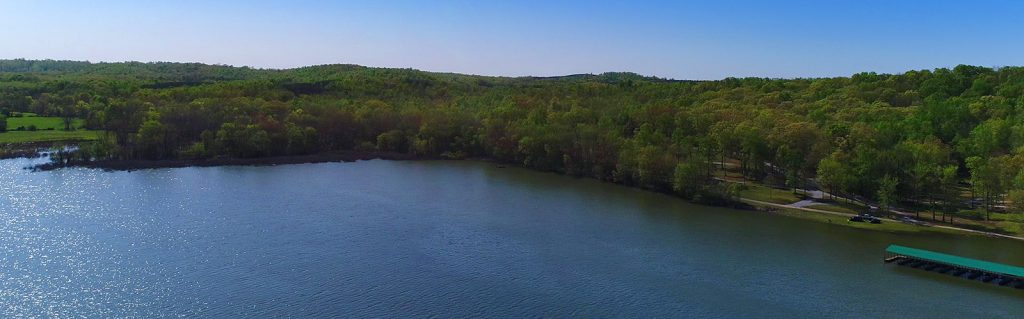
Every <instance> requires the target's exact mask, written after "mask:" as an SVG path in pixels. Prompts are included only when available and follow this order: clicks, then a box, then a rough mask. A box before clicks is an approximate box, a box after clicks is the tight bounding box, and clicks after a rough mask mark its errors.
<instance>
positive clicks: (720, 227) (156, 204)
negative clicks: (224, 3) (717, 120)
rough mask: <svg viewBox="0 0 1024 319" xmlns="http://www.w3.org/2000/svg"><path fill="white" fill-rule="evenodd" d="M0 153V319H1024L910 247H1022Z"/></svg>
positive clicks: (501, 182) (463, 170) (456, 180)
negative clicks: (905, 249)
mask: <svg viewBox="0 0 1024 319" xmlns="http://www.w3.org/2000/svg"><path fill="white" fill-rule="evenodd" d="M38 161H40V159H35V160H32V159H11V160H3V161H0V189H2V193H0V217H2V219H0V220H2V221H3V224H2V227H0V247H2V248H3V251H4V253H3V254H2V255H0V305H2V306H0V314H2V315H3V317H33V316H60V317H68V316H77V315H82V316H87V317H130V316H135V317H170V316H199V317H235V316H246V317H248V316H255V317H279V316H298V317H306V316H339V317H427V316H440V317H473V316H484V317H523V316H551V317H730V318H732V317H767V316H772V317H797V318H799V317H805V318H820V317H851V318H863V317H899V316H908V315H909V316H914V317H935V318H963V317H985V318H1017V317H1019V316H1020V314H1021V313H1024V292H1022V291H1020V290H1015V289H1010V288H1005V287H998V286H994V285H988V284H983V283H976V282H970V281H965V280H960V279H955V278H950V277H948V276H944V275H940V274H934V273H929V272H923V271H919V270H914V269H906V268H903V267H889V266H886V265H884V264H883V263H882V261H881V260H882V256H883V252H884V249H885V247H886V246H888V245H889V244H900V245H907V246H912V247H919V248H923V249H929V250H935V251H942V252H947V253H951V254H958V255H964V256H970V257H974V258H979V259H985V260H992V261H997V262H1003V263H1008V264H1016V265H1024V254H1022V252H1024V243H1021V242H1016V241H1010V240H1003V239H993V238H985V237H977V236H954V235H944V234H891V233H884V232H875V231H869V230H860V229H851V228H847V227H843V226H840V225H829V224H823V223H817V222H812V221H806V220H801V219H795V218H785V217H779V216H773V215H769V214H765V213H759V212H752V211H741V210H733V209H726V208H715V207H705V206H699V205H693V204H689V203H686V202H684V201H682V200H679V199H676V198H673V197H670V196H666V195H661V194H656V193H651V192H647V191H642V190H638V189H631V188H627V187H622V186H617V185H613V184H608V183H601V182H598V181H594V180H590V179H576V178H570V177H565V176H560V175H555V174H547V173H539V172H534V171H529V170H524V169H518V168H498V167H496V166H495V165H494V164H490V163H484V162H473V161H383V160H372V161H359V162H353V163H319V164H299V165H280V166H263V167H248V166H226V167H186V168H168V169H150V170H139V171H132V172H124V171H119V172H104V171H101V170H94V169H84V168H66V169H59V170H54V171H47V172H31V171H29V170H25V169H23V168H24V167H26V166H29V165H31V164H32V163H36V162H38Z"/></svg>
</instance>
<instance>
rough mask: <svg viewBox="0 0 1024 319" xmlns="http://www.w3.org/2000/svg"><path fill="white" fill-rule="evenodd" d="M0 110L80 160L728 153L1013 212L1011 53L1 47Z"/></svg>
mask: <svg viewBox="0 0 1024 319" xmlns="http://www.w3.org/2000/svg"><path fill="white" fill-rule="evenodd" d="M0 110H2V111H3V113H4V114H6V115H12V114H13V112H32V113H37V114H40V115H47V116H57V117H63V118H69V119H70V118H81V119H84V125H85V127H86V128H88V129H93V130H102V131H105V132H107V133H106V134H105V137H104V138H103V139H101V140H100V141H97V142H94V143H91V144H86V145H82V146H81V148H80V151H79V153H78V154H77V155H76V158H77V160H79V161H104V160H126V159H145V160H163V159H207V158H216V157H237V158H253V157H268V156H285V155H300V154H315V153H322V152H333V151H343V150H344V151H368V152H396V153H407V154H414V155H420V156H423V157H445V158H467V157H474V158H490V159H494V160H498V161H506V162H514V163H518V164H521V165H523V166H526V167H530V168H534V169H539V170H545V171H553V172H559V173H564V174H569V175H576V176H588V177H593V178H597V179H600V180H605V181H612V182H616V183H622V184H627V185H633V186H638V187H643V188H648V189H653V190H657V191H663V192H673V193H676V194H678V195H680V196H683V197H687V198H691V199H704V200H707V199H709V198H712V199H713V198H722V197H723V196H729V194H730V192H732V190H730V189H729V187H726V186H724V185H725V184H728V183H720V182H716V181H719V180H721V179H720V178H719V176H718V175H716V172H717V171H718V170H719V168H720V167H721V166H724V165H726V163H732V164H733V165H736V167H738V169H737V171H738V172H739V173H738V174H739V175H741V177H742V178H743V179H744V180H747V181H752V182H763V183H768V184H772V185H786V186H789V187H792V188H800V189H811V188H821V189H823V190H826V191H828V192H830V193H832V194H839V195H843V196H845V197H848V198H859V199H862V200H864V201H871V202H876V203H879V204H880V205H883V206H889V205H896V204H901V205H909V206H914V205H917V206H927V207H932V208H934V209H935V210H939V211H947V210H952V209H954V207H958V206H962V205H965V203H964V202H965V200H968V199H970V198H976V199H977V202H976V205H978V206H979V207H981V208H982V209H984V210H986V211H992V210H1008V211H1022V210H1024V173H1022V172H1024V148H1022V147H1024V68H1020V67H1002V68H997V69H993V68H985V67H976V66H967V65H961V66H957V67H955V68H953V69H935V70H921V71H909V72H906V73H903V74H895V75H893V74H876V73H859V74H854V75H852V76H850V77H837V78H817V79H766V78H727V79H723V80H719V81H675V80H666V79H659V78H653V77H644V76H640V75H636V74H631V73H605V74H600V75H571V76H564V77H550V78H537V77H523V78H506V77H486V76H470V75H460V74H447V73H431V72H422V71H416V70H410V69H382V68H369V67H361V66H354V65H324V66H313V67H304V68H297V69H287V70H261V69H252V68H238V67H229V66H218V65H203V64H184V63H87V62H73V61H27V60H3V61H0ZM0 134H2V133H0ZM965 190H969V192H970V195H964V192H965Z"/></svg>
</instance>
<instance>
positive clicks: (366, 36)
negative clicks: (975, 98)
mask: <svg viewBox="0 0 1024 319" xmlns="http://www.w3.org/2000/svg"><path fill="white" fill-rule="evenodd" d="M1022 8H1024V5H1022V4H1018V3H1013V2H1003V1H999V2H986V3H982V4H971V5H961V4H957V3H954V2H950V1H937V2H926V3H925V2H922V3H895V4H893V3H886V2H882V1H869V2H858V3H852V4H831V3H828V4H826V3H816V2H801V1H786V3H746V2H728V3H720V2H705V1H698V2H689V3H685V4H679V3H670V2H662V1H648V2H643V3H632V2H631V3H618V2H608V1H597V2H589V1H588V2H584V1H568V2H561V3H558V4H550V3H546V2H545V3H544V4H543V5H542V4H541V3H539V2H533V1H524V2H518V3H514V4H509V3H475V2H468V1H438V2H430V3H417V2H411V1H384V2H378V3H372V4H360V3H348V2H337V3H335V2H326V1H296V2H282V1H254V2H242V1H220V2H217V3H203V2H199V1H182V2H176V3H161V2H148V1H142V2H129V1H101V2H98V3H88V4H85V3H76V2H71V1H9V2H3V3H0V28H3V29H6V30H10V31H11V32H10V34H8V35H7V39H6V41H3V42H0V58H4V59H16V58H25V59H31V60H38V59H54V60H75V61H91V62H124V61H139V62H185V63H188V62H198V63H205V64H223V65H232V66H249V67H254V68H271V69H284V68H295V67H303V66H312V65H323V64H356V65H362V66H368V67H387V68H412V69H418V70H424V71H432V72H451V73H462V74H474V75H486V76H561V75H571V74H600V73H605V72H633V73H637V74H642V75H647V76H657V77H661V78H670V79H679V80H717V79H722V78H726V77H765V78H817V77H834V76H849V75H851V74H855V73H858V72H879V73H902V72H906V71H910V70H921V69H934V68H942V67H947V68H951V67H953V66H956V65H959V64H969V65H978V66H986V67H996V66H1009V65H1024V57H1022V56H1020V55H1018V54H1016V52H1021V50H1022V49H1024V44H1022V42H1021V41H1020V37H1021V36H1020V35H1019V34H1017V33H1016V32H1015V31H1016V30H1017V28H1015V27H1016V26H1015V25H1014V23H1013V21H1014V20H1013V19H1015V13H1017V12H1020V9H1022Z"/></svg>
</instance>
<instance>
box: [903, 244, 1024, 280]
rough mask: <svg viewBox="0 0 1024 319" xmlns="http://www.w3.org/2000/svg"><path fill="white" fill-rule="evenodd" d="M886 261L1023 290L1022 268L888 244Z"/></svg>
mask: <svg viewBox="0 0 1024 319" xmlns="http://www.w3.org/2000/svg"><path fill="white" fill-rule="evenodd" d="M885 262H886V263H896V264H897V265H900V266H909V267H913V268H920V269H924V270H928V271H935V272H939V273H944V274H950V275H953V276H957V277H962V278H967V279H972V280H981V281H983V282H988V283H995V284H999V285H1000V286H1014V287H1016V288H1022V289H1024V267H1017V266H1011V265H1006V264H1000V263H994V262H990V261H984V260H977V259H972V258H967V257H960V256H954V255H949V254H943V253H938V252H934V251H928V250H924V249H917V248H910V247H905V246H899V245H889V248H886V249H885Z"/></svg>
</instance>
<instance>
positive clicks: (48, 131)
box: [0, 116, 102, 144]
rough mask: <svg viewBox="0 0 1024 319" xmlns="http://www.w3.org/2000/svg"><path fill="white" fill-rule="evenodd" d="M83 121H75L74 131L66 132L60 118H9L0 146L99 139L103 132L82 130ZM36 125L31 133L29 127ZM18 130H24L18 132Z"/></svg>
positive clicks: (0, 138)
mask: <svg viewBox="0 0 1024 319" xmlns="http://www.w3.org/2000/svg"><path fill="white" fill-rule="evenodd" d="M82 124H83V121H82V120H81V119H75V120H74V121H73V122H72V126H74V127H75V128H76V130H74V131H64V121H63V120H62V119H61V118H59V117H43V116H31V117H9V118H7V132H4V133H0V144H12V143H33V142H58V141H92V140H96V139H99V137H100V134H101V133H102V132H101V131H87V130H83V129H81V127H82ZM32 125H34V126H35V127H36V130H35V131H29V130H28V128H29V126H32ZM18 128H23V129H22V130H18Z"/></svg>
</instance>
